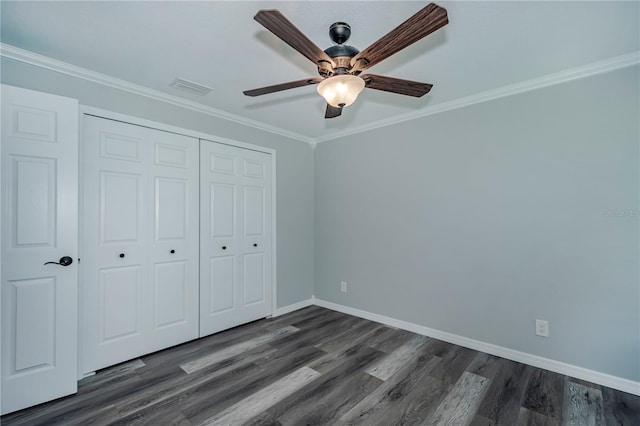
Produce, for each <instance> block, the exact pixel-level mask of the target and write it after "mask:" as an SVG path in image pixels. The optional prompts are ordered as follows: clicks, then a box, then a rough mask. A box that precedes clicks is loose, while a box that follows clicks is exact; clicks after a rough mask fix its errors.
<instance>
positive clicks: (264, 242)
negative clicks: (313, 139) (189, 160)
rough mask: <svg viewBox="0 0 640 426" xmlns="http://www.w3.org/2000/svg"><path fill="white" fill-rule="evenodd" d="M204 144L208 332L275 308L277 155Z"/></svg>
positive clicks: (204, 324)
mask: <svg viewBox="0 0 640 426" xmlns="http://www.w3.org/2000/svg"><path fill="white" fill-rule="evenodd" d="M200 150H201V151H200V158H201V178H200V179H201V182H200V186H201V188H202V191H201V201H200V206H201V213H200V221H201V232H202V237H201V240H200V257H201V261H200V262H201V272H200V295H201V297H200V313H201V315H200V336H205V335H208V334H211V333H215V332H217V331H220V330H225V329H227V328H230V327H235V326H237V325H240V324H243V323H246V322H249V321H253V320H256V319H259V318H264V317H266V316H268V315H270V314H271V278H270V277H271V276H270V273H271V272H270V270H271V269H270V262H271V258H270V256H271V247H270V246H271V227H270V225H271V217H270V213H271V211H270V210H269V209H270V208H271V206H270V197H271V192H270V190H271V187H270V176H271V169H270V165H271V156H270V155H269V154H265V153H260V152H256V151H251V150H248V149H242V148H237V147H232V146H228V145H223V144H218V143H214V142H208V141H204V140H201V142H200ZM267 264H269V266H267Z"/></svg>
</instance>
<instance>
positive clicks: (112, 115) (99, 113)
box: [78, 105, 278, 379]
mask: <svg viewBox="0 0 640 426" xmlns="http://www.w3.org/2000/svg"><path fill="white" fill-rule="evenodd" d="M85 115H93V116H96V117H102V118H106V119H110V120H115V121H121V122H123V123H130V124H135V125H138V126H143V127H149V128H152V129H157V130H162V131H165V132H171V133H177V134H179V135H184V136H189V137H193V138H197V139H206V140H209V141H211V142H218V143H222V144H225V145H231V146H235V147H238V148H245V149H250V150H253V151H259V152H264V153H267V154H270V155H271V165H272V167H271V182H272V191H271V206H272V215H271V230H272V231H271V232H272V236H271V316H277V312H278V294H277V289H278V281H277V250H276V247H277V235H278V233H277V228H276V222H277V207H276V206H277V204H276V193H277V185H276V161H277V160H276V151H275V150H274V149H271V148H266V147H263V146H259V145H254V144H250V143H246V142H240V141H237V140H234V139H228V138H223V137H219V136H216V135H211V134H208V133H203V132H198V131H194V130H189V129H184V128H181V127H176V126H172V125H169V124H165V123H160V122H157V121H152V120H147V119H144V118H139V117H135V116H131V115H126V114H121V113H117V112H113V111H108V110H104V109H101V108H95V107H90V106H85V105H80V114H79V116H80V127H81V128H80V133H79V134H80V135H82V134H83V132H84V129H83V128H82V126H83V124H82V118H83V117H84V116H85ZM79 145H80V146H79V150H80V152H79V158H82V155H83V151H82V150H83V147H82V143H80V144H79ZM79 173H80V174H79V175H80V176H83V173H84V170H83V165H82V163H81V164H80V170H79ZM79 185H80V187H79V193H80V194H82V193H83V190H84V188H83V182H82V180H80V182H79ZM81 206H82V203H80V211H79V218H80V222H81V223H80V226H79V230H80V238H79V253H80V259H82V254H83V253H84V250H85V247H84V244H83V238H84V235H83V233H82V229H83V226H84V223H83V222H84V216H83V214H84V211H82V207H81ZM78 266H79V268H80V276H81V277H82V276H83V272H82V267H83V265H82V263H80V264H79V265H78ZM78 290H79V292H80V296H81V295H82V282H80V285H79V288H78ZM79 300H82V297H79ZM79 320H80V322H82V320H83V318H82V317H80V319H79ZM78 356H82V354H80V353H79V354H78ZM78 361H79V362H78V366H80V365H82V361H81V360H78ZM78 378H79V379H80V378H82V372H81V371H80V368H79V367H78Z"/></svg>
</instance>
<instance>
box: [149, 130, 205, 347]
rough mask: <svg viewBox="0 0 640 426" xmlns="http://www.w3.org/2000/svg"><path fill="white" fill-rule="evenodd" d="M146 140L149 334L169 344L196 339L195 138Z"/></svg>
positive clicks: (152, 136) (155, 135) (162, 135)
mask: <svg viewBox="0 0 640 426" xmlns="http://www.w3.org/2000/svg"><path fill="white" fill-rule="evenodd" d="M148 138H149V144H150V148H151V152H153V155H151V156H150V158H152V159H153V161H152V166H151V176H153V188H150V189H152V191H150V194H151V199H150V205H152V206H153V213H152V215H151V217H150V221H149V223H151V224H152V228H153V232H152V235H153V237H152V238H151V239H150V241H149V262H150V268H151V269H150V274H151V275H152V277H153V278H152V281H153V288H152V293H150V296H151V295H152V296H151V297H150V299H151V300H152V301H153V308H152V310H153V323H152V327H153V330H152V332H151V333H152V336H153V339H154V341H156V343H157V345H158V346H159V347H167V346H170V345H174V344H176V343H177V342H183V341H186V340H191V339H195V338H197V337H198V240H199V236H198V226H199V224H198V214H199V212H198V202H199V200H198V198H199V191H198V167H199V164H198V140H197V139H193V138H190V137H187V136H182V135H176V134H173V133H167V132H163V131H159V130H153V129H148Z"/></svg>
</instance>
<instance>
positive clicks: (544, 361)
mask: <svg viewBox="0 0 640 426" xmlns="http://www.w3.org/2000/svg"><path fill="white" fill-rule="evenodd" d="M310 300H311V303H310V304H314V305H317V306H321V307H323V308H327V309H332V310H334V311H338V312H342V313H345V314H349V315H353V316H356V317H360V318H364V319H368V320H371V321H375V322H379V323H381V324H385V325H389V326H391V327H396V328H401V329H403V330H407V331H411V332H413V333H417V334H422V335H424V336H428V337H432V338H434V339H438V340H443V341H445V342H449V343H453V344H455V345H459V346H464V347H465V348H469V349H474V350H476V351H480V352H484V353H488V354H491V355H495V356H499V357H501V358H506V359H510V360H512V361H516V362H521V363H523V364H527V365H531V366H533V367H538V368H542V369H544V370H549V371H553V372H555V373H559V374H563V375H566V376H571V377H575V378H577V379H581V380H586V381H588V382H591V383H596V384H598V385H602V386H606V387H609V388H613V389H617V390H620V391H623V392H627V393H630V394H633V395H638V396H640V382H634V381H632V380H628V379H623V378H621V377H617V376H612V375H610V374H605V373H601V372H599V371H594V370H589V369H587V368H583V367H578V366H576V365H572V364H567V363H564V362H560V361H555V360H552V359H549V358H544V357H541V356H537V355H532V354H528V353H526V352H520V351H516V350H513V349H509V348H505V347H502V346H497V345H494V344H491V343H486V342H481V341H479V340H474V339H470V338H468V337H464V336H459V335H457V334H452V333H447V332H444V331H440V330H435V329H433V328H429V327H424V326H422V325H418V324H414V323H411V322H407V321H402V320H398V319H395V318H390V317H387V316H384V315H379V314H374V313H372V312H367V311H363V310H361V309H356V308H351V307H349V306H344V305H339V304H337V303H333V302H327V301H326V300H322V299H316V298H315V297H312V299H310ZM308 302H309V301H308V300H305V301H304V302H300V303H301V304H302V303H308ZM291 306H294V305H291ZM304 306H307V305H304ZM287 308H289V307H287ZM296 309H299V308H296ZM292 310H294V309H292ZM289 312H291V311H289Z"/></svg>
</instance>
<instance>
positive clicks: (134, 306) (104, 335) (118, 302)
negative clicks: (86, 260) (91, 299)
mask: <svg viewBox="0 0 640 426" xmlns="http://www.w3.org/2000/svg"><path fill="white" fill-rule="evenodd" d="M141 268H142V267H141V265H131V266H124V267H116V268H103V269H101V270H100V289H99V291H100V306H99V315H100V319H99V321H100V344H108V343H109V342H111V341H114V340H123V339H127V338H131V337H136V336H139V335H140V334H141V333H142V330H141V328H140V325H141V316H142V312H141V309H140V291H141V287H142V282H141V278H142V273H141V272H142V271H141Z"/></svg>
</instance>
